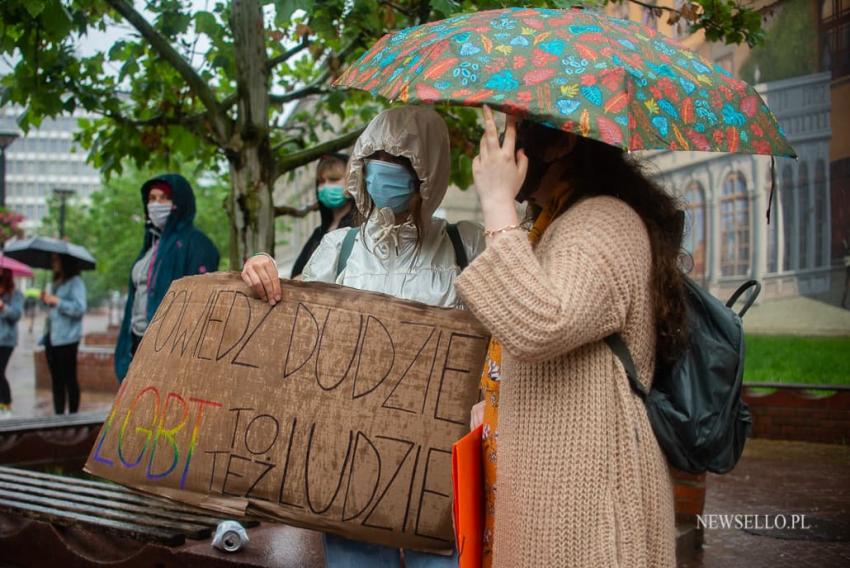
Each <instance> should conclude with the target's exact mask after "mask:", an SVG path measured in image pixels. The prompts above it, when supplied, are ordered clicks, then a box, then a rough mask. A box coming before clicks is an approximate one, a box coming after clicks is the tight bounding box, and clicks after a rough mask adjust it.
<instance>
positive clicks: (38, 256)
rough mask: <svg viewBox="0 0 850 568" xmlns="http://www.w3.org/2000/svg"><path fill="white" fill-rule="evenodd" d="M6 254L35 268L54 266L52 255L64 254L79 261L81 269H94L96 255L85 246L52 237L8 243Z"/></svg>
mask: <svg viewBox="0 0 850 568" xmlns="http://www.w3.org/2000/svg"><path fill="white" fill-rule="evenodd" d="M4 253H5V255H6V256H9V257H11V258H13V259H15V260H19V261H21V262H25V263H26V264H29V265H30V266H32V267H35V268H47V269H50V268H51V267H52V264H51V256H52V255H53V254H54V253H55V254H62V255H65V256H69V257H71V258H73V259H75V260H76V261H77V264H78V266H79V267H80V270H94V268H95V260H94V257H93V256H92V255H91V253H89V251H87V250H86V249H85V248H84V247H81V246H80V245H75V244H72V243H69V242H67V241H60V240H59V239H51V238H50V237H33V238H31V239H23V240H20V241H14V242H11V243H7V244H6V247H5V249H4Z"/></svg>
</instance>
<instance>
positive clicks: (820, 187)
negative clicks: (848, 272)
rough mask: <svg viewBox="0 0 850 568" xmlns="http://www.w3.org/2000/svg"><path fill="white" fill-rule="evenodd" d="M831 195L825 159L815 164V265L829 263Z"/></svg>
mask: <svg viewBox="0 0 850 568" xmlns="http://www.w3.org/2000/svg"><path fill="white" fill-rule="evenodd" d="M828 203H829V196H828V194H827V188H826V165H825V164H824V162H823V160H818V161H817V163H816V164H815V266H816V267H820V266H826V265H827V264H829V255H828V254H827V250H826V246H827V245H826V243H827V242H828V240H829V232H828V231H829V225H828V223H827V216H828V212H827V207H828Z"/></svg>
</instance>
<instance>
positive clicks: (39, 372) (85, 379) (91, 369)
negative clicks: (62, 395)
mask: <svg viewBox="0 0 850 568" xmlns="http://www.w3.org/2000/svg"><path fill="white" fill-rule="evenodd" d="M33 359H34V362H35V386H36V388H39V389H50V388H51V382H50V371H49V369H48V368H47V359H46V358H45V356H44V349H36V350H35V351H34V352H33ZM77 382H79V384H80V390H81V391H82V392H84V393H85V392H110V393H115V392H118V379H117V378H116V377H115V371H114V369H113V348H112V347H111V346H110V347H93V346H90V345H80V350H79V351H78V353H77Z"/></svg>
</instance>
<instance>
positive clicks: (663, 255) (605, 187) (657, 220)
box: [518, 121, 688, 370]
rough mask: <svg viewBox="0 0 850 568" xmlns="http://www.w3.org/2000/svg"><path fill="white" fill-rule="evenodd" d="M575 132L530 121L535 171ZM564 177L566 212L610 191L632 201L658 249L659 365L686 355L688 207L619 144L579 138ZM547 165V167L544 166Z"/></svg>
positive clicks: (526, 137) (526, 143)
mask: <svg viewBox="0 0 850 568" xmlns="http://www.w3.org/2000/svg"><path fill="white" fill-rule="evenodd" d="M569 136H570V135H569V134H567V133H565V132H563V131H560V130H555V129H552V128H547V127H545V126H541V125H537V124H534V123H529V122H527V121H524V122H523V123H521V128H520V134H519V136H518V139H519V140H520V141H521V142H522V146H523V147H524V148H525V152H526V154H527V155H528V156H529V160H530V161H531V162H532V166H531V168H530V171H533V170H534V164H533V162H534V161H535V160H537V166H538V167H537V170H538V171H540V170H542V169H543V168H541V167H540V166H541V164H540V158H541V157H542V156H543V154H544V153H545V149H547V148H551V147H553V146H554V145H562V144H569V143H570V142H571V141H570V139H569ZM561 159H562V160H565V161H566V163H565V166H566V168H565V173H564V174H563V177H564V179H565V181H567V182H568V184H569V187H570V196H569V197H568V199H567V201H566V203H565V204H564V207H563V210H562V211H561V213H563V211H566V210H567V209H569V208H570V207H571V206H572V205H574V204H575V203H576V202H577V201H578V200H580V199H583V198H585V197H592V196H598V195H609V196H613V197H616V198H618V199H621V200H622V201H624V202H626V203H627V204H628V205H629V206H630V207H631V208H632V209H634V210H635V212H637V214H638V215H639V216H640V218H641V219H642V220H643V222H644V224H645V225H646V228H647V231H648V233H649V240H650V245H651V248H652V276H651V283H652V284H651V285H652V302H653V306H654V311H655V329H656V349H655V351H656V358H655V360H656V367H657V368H659V369H662V370H664V369H669V368H671V367H672V366H673V365H674V364H675V363H676V361H677V360H678V359H679V357H680V356H681V354H682V352H683V350H684V348H685V345H686V342H687V327H688V326H687V310H686V305H685V276H684V274H683V273H682V271H681V269H680V266H679V262H680V258H681V254H682V235H683V230H684V212H683V211H682V209H681V208H680V207H679V205H678V203H677V201H676V200H675V199H674V198H673V197H672V196H670V195H669V194H668V193H667V192H665V191H664V190H663V189H661V187H659V186H658V185H657V184H655V183H654V182H652V181H651V180H650V179H648V178H647V177H646V176H645V175H644V173H643V171H642V169H641V166H640V165H639V164H638V163H637V162H635V161H634V160H632V159H631V158H630V157H629V156H627V155H626V153H625V152H624V151H623V150H621V149H619V148H616V147H614V146H610V145H608V144H604V143H602V142H598V141H596V140H591V139H590V138H583V137H578V139H577V140H576V142H575V147H574V148H573V150H572V151H571V152H570V153H569V154H567V155H566V156H565V157H564V158H561ZM544 167H545V166H544Z"/></svg>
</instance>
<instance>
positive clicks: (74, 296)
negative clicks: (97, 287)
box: [41, 253, 86, 414]
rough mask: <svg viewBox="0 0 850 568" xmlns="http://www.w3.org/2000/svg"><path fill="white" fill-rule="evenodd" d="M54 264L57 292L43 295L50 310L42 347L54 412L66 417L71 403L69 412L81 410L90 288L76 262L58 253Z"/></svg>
mask: <svg viewBox="0 0 850 568" xmlns="http://www.w3.org/2000/svg"><path fill="white" fill-rule="evenodd" d="M51 262H52V269H53V289H54V292H53V293H52V294H49V293H47V292H44V293H42V295H41V299H42V301H43V302H44V303H45V304H46V305H47V306H49V307H50V310H49V311H48V313H47V328H46V329H45V332H44V337H43V338H42V340H41V343H42V345H44V352H45V355H46V357H47V366H48V368H49V369H50V378H51V380H52V381H53V408H54V410H55V411H56V414H64V413H65V409H66V401H67V409H68V412H69V413H70V414H74V413H75V412H77V410H78V409H79V408H80V386H79V384H78V383H77V349H78V347H79V345H80V338H81V337H82V331H83V315H84V314H85V313H86V285H85V283H84V282H83V279H82V278H81V277H80V266H79V264H78V262H77V260H76V259H75V258H72V257H71V256H68V255H65V254H57V253H54V254H53V255H52V256H51Z"/></svg>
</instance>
